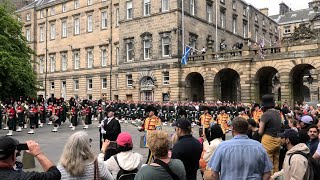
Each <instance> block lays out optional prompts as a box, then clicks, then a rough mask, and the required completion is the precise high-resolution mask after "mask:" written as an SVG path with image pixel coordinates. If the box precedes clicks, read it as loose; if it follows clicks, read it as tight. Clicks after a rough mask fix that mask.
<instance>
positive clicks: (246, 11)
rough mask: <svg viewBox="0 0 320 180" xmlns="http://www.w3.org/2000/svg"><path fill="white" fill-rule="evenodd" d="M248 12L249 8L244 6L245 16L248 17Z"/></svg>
mask: <svg viewBox="0 0 320 180" xmlns="http://www.w3.org/2000/svg"><path fill="white" fill-rule="evenodd" d="M247 13H248V10H247V7H245V6H243V15H244V16H247Z"/></svg>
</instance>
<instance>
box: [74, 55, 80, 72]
mask: <svg viewBox="0 0 320 180" xmlns="http://www.w3.org/2000/svg"><path fill="white" fill-rule="evenodd" d="M73 57H74V69H79V68H80V52H79V51H75V52H74V54H73Z"/></svg>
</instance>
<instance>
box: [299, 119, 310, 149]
mask: <svg viewBox="0 0 320 180" xmlns="http://www.w3.org/2000/svg"><path fill="white" fill-rule="evenodd" d="M312 122H313V118H312V117H311V116H309V115H304V116H302V117H301V119H300V121H299V125H300V129H299V136H300V142H301V143H305V144H307V143H308V141H309V140H310V137H309V135H308V130H309V126H311V125H312Z"/></svg>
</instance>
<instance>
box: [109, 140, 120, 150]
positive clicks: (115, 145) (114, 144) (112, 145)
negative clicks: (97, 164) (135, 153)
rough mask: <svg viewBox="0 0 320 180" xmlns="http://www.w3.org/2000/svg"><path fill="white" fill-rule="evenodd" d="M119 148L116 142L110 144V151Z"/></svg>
mask: <svg viewBox="0 0 320 180" xmlns="http://www.w3.org/2000/svg"><path fill="white" fill-rule="evenodd" d="M117 147H118V144H117V142H116V141H110V144H109V147H108V148H109V149H117Z"/></svg>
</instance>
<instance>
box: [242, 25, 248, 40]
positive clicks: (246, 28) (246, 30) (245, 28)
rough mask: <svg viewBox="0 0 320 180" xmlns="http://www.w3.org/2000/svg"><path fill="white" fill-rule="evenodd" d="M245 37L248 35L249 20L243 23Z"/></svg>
mask: <svg viewBox="0 0 320 180" xmlns="http://www.w3.org/2000/svg"><path fill="white" fill-rule="evenodd" d="M243 37H244V38H247V37H248V25H247V22H244V23H243Z"/></svg>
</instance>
